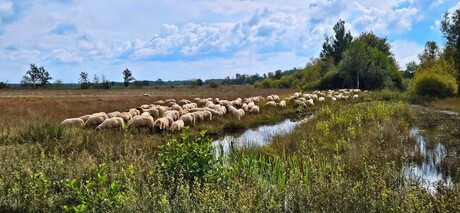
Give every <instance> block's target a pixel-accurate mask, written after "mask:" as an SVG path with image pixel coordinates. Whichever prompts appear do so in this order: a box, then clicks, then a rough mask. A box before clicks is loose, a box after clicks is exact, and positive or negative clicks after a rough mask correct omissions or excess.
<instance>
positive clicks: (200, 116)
mask: <svg viewBox="0 0 460 213" xmlns="http://www.w3.org/2000/svg"><path fill="white" fill-rule="evenodd" d="M203 112H204V111H196V112H192V114H193V115H194V116H195V121H196V120H199V121H202V120H204V114H203Z"/></svg>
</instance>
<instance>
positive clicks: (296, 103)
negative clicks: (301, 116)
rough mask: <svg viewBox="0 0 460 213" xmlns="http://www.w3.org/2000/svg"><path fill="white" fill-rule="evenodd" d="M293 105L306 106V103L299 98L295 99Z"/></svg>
mask: <svg viewBox="0 0 460 213" xmlns="http://www.w3.org/2000/svg"><path fill="white" fill-rule="evenodd" d="M294 105H296V106H301V107H307V104H305V102H303V101H300V100H295V101H294Z"/></svg>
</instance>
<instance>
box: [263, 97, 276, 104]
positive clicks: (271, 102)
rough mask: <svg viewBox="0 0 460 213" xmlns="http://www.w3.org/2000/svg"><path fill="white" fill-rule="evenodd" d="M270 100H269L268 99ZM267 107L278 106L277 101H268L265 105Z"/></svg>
mask: <svg viewBox="0 0 460 213" xmlns="http://www.w3.org/2000/svg"><path fill="white" fill-rule="evenodd" d="M267 100H268V98H267ZM265 106H276V102H275V101H267V103H265Z"/></svg>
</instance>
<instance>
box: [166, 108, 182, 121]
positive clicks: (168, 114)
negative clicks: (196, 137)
mask: <svg viewBox="0 0 460 213" xmlns="http://www.w3.org/2000/svg"><path fill="white" fill-rule="evenodd" d="M163 117H170V118H172V119H173V120H177V119H179V117H180V113H179V112H178V111H176V110H171V111H166V112H165V113H164V114H163Z"/></svg>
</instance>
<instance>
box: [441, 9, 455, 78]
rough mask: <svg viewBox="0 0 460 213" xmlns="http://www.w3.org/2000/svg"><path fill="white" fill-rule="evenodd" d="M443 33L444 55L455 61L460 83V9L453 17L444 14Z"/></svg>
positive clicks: (447, 13)
mask: <svg viewBox="0 0 460 213" xmlns="http://www.w3.org/2000/svg"><path fill="white" fill-rule="evenodd" d="M441 31H442V33H443V35H444V38H445V39H446V44H445V50H444V53H445V55H446V56H447V57H448V58H450V59H451V60H453V62H454V66H455V69H456V70H457V73H458V74H457V76H456V77H457V81H459V82H460V9H457V10H456V11H455V12H454V13H453V14H452V16H450V14H449V12H446V13H445V14H444V17H443V20H442V22H441Z"/></svg>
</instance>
